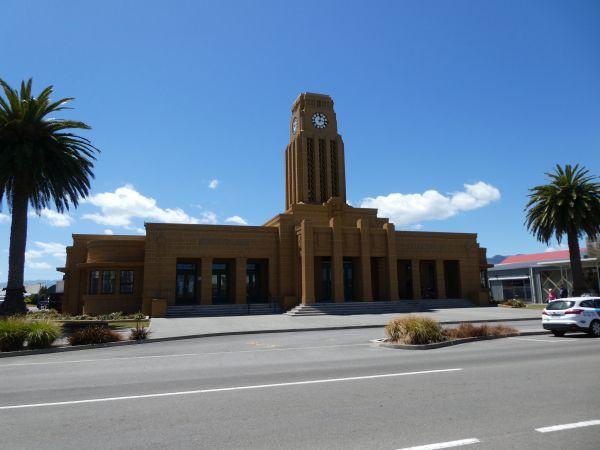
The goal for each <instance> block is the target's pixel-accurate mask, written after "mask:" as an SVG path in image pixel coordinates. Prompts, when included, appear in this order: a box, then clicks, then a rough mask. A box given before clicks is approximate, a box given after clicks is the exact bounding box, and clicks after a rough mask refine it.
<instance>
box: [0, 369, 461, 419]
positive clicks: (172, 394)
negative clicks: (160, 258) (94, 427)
mask: <svg viewBox="0 0 600 450" xmlns="http://www.w3.org/2000/svg"><path fill="white" fill-rule="evenodd" d="M460 370H462V369H460V368H456V369H437V370H422V371H419V372H400V373H384V374H379V375H365V376H361V377H345V378H326V379H321V380H307V381H292V382H288V383H273V384H258V385H252V386H235V387H225V388H214V389H197V390H194V391H178V392H162V393H158V394H145V395H128V396H124V397H104V398H90V399H85V400H70V401H64V402H49V403H30V404H25V405H8V406H0V410H7V409H23V408H40V407H43V406H62V405H78V404H83V403H101V402H114V401H118V400H136V399H144V398H158V397H175V396H181V395H194V394H208V393H212V392H227V391H244V390H250V389H265V388H274V387H286V386H302V385H308V384H322V383H336V382H341V381H357V380H374V379H377V378H393V377H403V376H408V375H425V374H431V373H445V372H458V371H460Z"/></svg>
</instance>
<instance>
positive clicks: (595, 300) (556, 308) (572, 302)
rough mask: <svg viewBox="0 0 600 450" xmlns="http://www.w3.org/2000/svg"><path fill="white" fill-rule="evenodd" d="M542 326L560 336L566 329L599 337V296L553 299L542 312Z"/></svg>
mask: <svg viewBox="0 0 600 450" xmlns="http://www.w3.org/2000/svg"><path fill="white" fill-rule="evenodd" d="M542 326H543V327H544V330H550V331H552V333H553V334H554V336H562V335H563V334H565V333H566V332H567V331H575V332H577V331H583V332H586V333H589V334H590V335H592V336H595V337H600V297H573V298H561V299H558V300H553V301H551V302H549V303H548V305H547V306H546V309H544V311H543V312H542Z"/></svg>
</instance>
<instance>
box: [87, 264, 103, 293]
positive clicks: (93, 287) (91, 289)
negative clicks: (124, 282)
mask: <svg viewBox="0 0 600 450" xmlns="http://www.w3.org/2000/svg"><path fill="white" fill-rule="evenodd" d="M94 274H97V275H98V276H97V277H94ZM101 279H102V275H101V274H100V271H99V270H91V271H90V276H89V280H88V283H89V284H88V294H89V295H98V293H99V292H100V286H101V284H102V283H101ZM92 280H96V283H92Z"/></svg>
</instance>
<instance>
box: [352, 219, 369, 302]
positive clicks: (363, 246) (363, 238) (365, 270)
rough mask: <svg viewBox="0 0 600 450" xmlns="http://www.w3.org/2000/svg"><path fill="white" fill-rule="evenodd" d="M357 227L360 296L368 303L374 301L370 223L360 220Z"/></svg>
mask: <svg viewBox="0 0 600 450" xmlns="http://www.w3.org/2000/svg"><path fill="white" fill-rule="evenodd" d="M356 227H357V228H358V229H359V230H360V263H359V264H360V295H361V299H362V300H363V301H366V302H371V301H373V290H372V288H371V247H370V242H369V237H370V236H369V222H368V220H367V219H358V220H357V221H356Z"/></svg>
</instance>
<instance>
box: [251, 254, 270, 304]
mask: <svg viewBox="0 0 600 450" xmlns="http://www.w3.org/2000/svg"><path fill="white" fill-rule="evenodd" d="M267 273H268V261H267V260H260V259H253V260H248V263H247V264H246V302H247V303H267V302H268V301H269V295H268V290H267V287H268V281H267Z"/></svg>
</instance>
